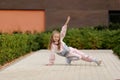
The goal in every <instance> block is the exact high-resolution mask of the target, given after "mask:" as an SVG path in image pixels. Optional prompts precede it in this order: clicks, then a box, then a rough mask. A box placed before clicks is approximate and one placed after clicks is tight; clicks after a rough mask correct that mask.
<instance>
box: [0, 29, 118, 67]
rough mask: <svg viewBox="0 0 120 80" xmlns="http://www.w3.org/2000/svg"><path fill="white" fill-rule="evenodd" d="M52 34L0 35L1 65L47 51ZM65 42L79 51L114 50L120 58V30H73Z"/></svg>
mask: <svg viewBox="0 0 120 80" xmlns="http://www.w3.org/2000/svg"><path fill="white" fill-rule="evenodd" d="M51 33H52V32H51V31H46V32H43V33H35V34H31V33H24V34H22V33H15V34H0V65H4V64H5V63H7V62H10V61H12V60H14V59H16V58H18V57H20V56H23V55H25V54H27V53H29V52H31V51H36V50H39V49H47V47H48V43H49V39H50V35H51ZM64 41H65V43H66V44H67V45H68V46H72V47H74V48H78V49H112V50H113V51H114V53H115V54H117V55H118V56H119V57H120V45H119V44H120V29H118V30H110V29H107V28H106V29H103V30H101V29H100V30H98V29H97V28H80V29H79V28H71V29H68V31H67V34H66V37H65V39H64Z"/></svg>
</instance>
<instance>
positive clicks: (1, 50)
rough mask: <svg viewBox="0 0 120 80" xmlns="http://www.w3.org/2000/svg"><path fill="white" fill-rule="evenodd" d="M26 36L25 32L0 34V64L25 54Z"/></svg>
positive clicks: (26, 46)
mask: <svg viewBox="0 0 120 80" xmlns="http://www.w3.org/2000/svg"><path fill="white" fill-rule="evenodd" d="M27 40H28V36H27V35H26V34H22V35H21V34H2V35H0V64H2V65H3V64H4V63H6V62H10V61H11V60H13V59H15V58H18V57H19V56H22V55H24V54H26V53H27V52H28V51H27V48H28V45H27Z"/></svg>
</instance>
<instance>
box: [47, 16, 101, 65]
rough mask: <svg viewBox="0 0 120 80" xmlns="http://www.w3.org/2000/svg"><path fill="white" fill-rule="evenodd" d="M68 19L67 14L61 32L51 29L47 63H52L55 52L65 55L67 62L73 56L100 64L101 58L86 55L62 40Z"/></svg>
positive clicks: (69, 61) (69, 62)
mask: <svg viewBox="0 0 120 80" xmlns="http://www.w3.org/2000/svg"><path fill="white" fill-rule="evenodd" d="M69 20H70V16H68V18H67V21H66V23H65V24H64V26H63V27H62V30H61V32H60V33H59V32H58V31H53V33H52V35H51V39H50V43H49V47H48V48H49V49H50V50H51V51H52V53H50V58H49V64H47V65H53V64H54V61H55V54H54V53H57V54H58V55H61V56H64V57H66V62H67V63H68V64H71V61H72V60H74V59H72V57H73V58H75V59H76V60H78V59H82V60H84V61H87V62H95V63H96V64H97V65H100V64H101V60H97V59H96V58H93V57H90V56H88V55H86V54H85V53H83V52H81V51H80V50H77V49H75V48H72V47H68V46H67V45H66V44H65V43H64V42H63V39H64V37H65V35H66V31H67V24H68V22H69Z"/></svg>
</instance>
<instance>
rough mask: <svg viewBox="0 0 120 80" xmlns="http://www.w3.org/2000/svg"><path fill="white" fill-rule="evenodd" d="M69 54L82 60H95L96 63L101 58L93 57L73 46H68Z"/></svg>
mask: <svg viewBox="0 0 120 80" xmlns="http://www.w3.org/2000/svg"><path fill="white" fill-rule="evenodd" d="M69 56H77V57H79V59H82V60H84V61H87V62H95V63H96V64H97V65H100V64H101V60H97V59H96V58H94V57H91V56H89V55H86V54H85V53H83V52H81V51H79V50H77V49H75V48H70V55H69Z"/></svg>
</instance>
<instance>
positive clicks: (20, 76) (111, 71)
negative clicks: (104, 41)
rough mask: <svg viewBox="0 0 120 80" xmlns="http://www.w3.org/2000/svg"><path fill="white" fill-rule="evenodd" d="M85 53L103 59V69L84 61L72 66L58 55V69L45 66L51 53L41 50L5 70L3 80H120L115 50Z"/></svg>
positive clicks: (87, 51) (1, 76)
mask: <svg viewBox="0 0 120 80" xmlns="http://www.w3.org/2000/svg"><path fill="white" fill-rule="evenodd" d="M82 51H83V52H85V53H86V54H88V55H91V56H94V57H97V58H101V59H102V60H103V63H102V64H101V66H97V65H96V64H95V63H89V62H85V61H82V60H79V61H74V62H72V65H71V66H69V65H66V62H65V59H64V58H63V57H61V56H58V55H56V62H55V65H53V66H45V64H46V63H48V59H49V53H50V51H47V50H40V51H37V52H34V53H33V54H32V55H30V56H27V57H26V58H23V59H22V60H20V61H17V62H16V63H14V64H12V65H10V66H9V67H7V68H5V69H3V70H1V71H0V80H120V60H119V59H118V58H117V57H116V56H115V55H114V54H112V53H113V52H112V51H111V50H82Z"/></svg>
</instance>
